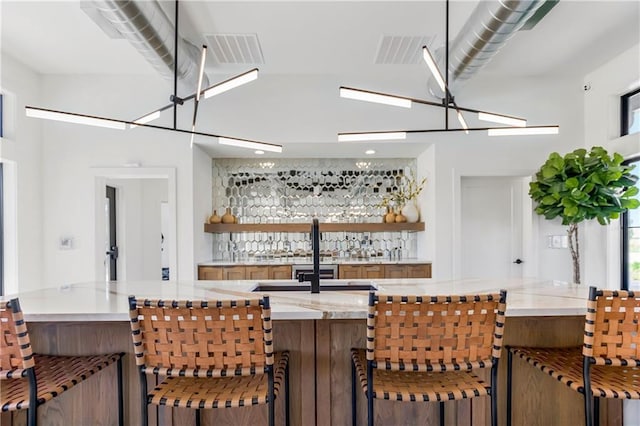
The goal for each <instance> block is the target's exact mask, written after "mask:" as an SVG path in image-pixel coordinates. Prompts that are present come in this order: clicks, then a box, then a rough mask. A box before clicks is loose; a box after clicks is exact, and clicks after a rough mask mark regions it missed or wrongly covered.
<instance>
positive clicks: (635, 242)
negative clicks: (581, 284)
mask: <svg viewBox="0 0 640 426" xmlns="http://www.w3.org/2000/svg"><path fill="white" fill-rule="evenodd" d="M624 164H627V165H635V166H636V167H635V169H634V170H633V173H634V174H638V173H640V158H634V159H631V160H629V161H625V163H624ZM636 186H638V187H640V181H638V182H637V183H636ZM637 197H640V195H638V196H637ZM621 226H622V237H621V238H622V256H621V260H622V265H621V266H622V276H621V288H622V289H623V290H640V209H634V210H629V211H626V212H625V213H623V214H622V223H621Z"/></svg>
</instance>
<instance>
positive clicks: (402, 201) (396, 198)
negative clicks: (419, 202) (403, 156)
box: [380, 175, 427, 223]
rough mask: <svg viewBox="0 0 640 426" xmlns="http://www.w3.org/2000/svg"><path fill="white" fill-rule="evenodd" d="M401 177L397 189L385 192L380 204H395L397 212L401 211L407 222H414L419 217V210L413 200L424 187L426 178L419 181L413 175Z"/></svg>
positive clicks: (383, 205) (386, 205) (385, 205)
mask: <svg viewBox="0 0 640 426" xmlns="http://www.w3.org/2000/svg"><path fill="white" fill-rule="evenodd" d="M401 179H402V180H401V182H400V185H399V186H398V190H397V191H395V192H392V193H390V194H387V195H386V196H385V197H384V198H383V199H382V203H380V205H381V206H382V207H389V206H395V207H396V208H397V209H398V210H397V211H398V213H401V216H402V217H404V218H406V221H407V222H412V223H414V222H417V221H418V219H419V218H420V212H419V211H418V206H416V204H415V201H416V199H417V198H418V195H420V193H421V192H422V190H423V189H424V185H425V184H426V182H427V178H423V179H422V180H421V181H420V183H418V181H417V180H416V179H415V177H413V176H406V175H403V176H402V178H401Z"/></svg>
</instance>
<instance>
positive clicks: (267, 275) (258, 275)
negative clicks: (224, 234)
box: [198, 265, 291, 280]
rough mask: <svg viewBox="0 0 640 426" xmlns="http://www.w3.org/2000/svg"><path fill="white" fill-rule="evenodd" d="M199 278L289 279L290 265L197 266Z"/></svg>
mask: <svg viewBox="0 0 640 426" xmlns="http://www.w3.org/2000/svg"><path fill="white" fill-rule="evenodd" d="M198 279H199V280H290V279H291V266H290V265H275V266H268V265H264V266H262V265H260V266H257V265H251V266H243V265H237V266H198Z"/></svg>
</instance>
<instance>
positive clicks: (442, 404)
mask: <svg viewBox="0 0 640 426" xmlns="http://www.w3.org/2000/svg"><path fill="white" fill-rule="evenodd" d="M440 426H444V401H440Z"/></svg>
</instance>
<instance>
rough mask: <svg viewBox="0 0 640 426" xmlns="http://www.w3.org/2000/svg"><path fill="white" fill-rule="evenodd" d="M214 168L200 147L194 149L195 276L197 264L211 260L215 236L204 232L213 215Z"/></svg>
mask: <svg viewBox="0 0 640 426" xmlns="http://www.w3.org/2000/svg"><path fill="white" fill-rule="evenodd" d="M211 187H212V168H211V157H209V156H208V155H207V154H205V153H204V152H203V151H202V150H201V149H200V148H198V146H194V147H193V194H194V196H193V252H194V264H193V266H192V267H193V268H194V274H197V271H195V268H196V264H197V263H198V262H205V261H208V260H211V257H212V248H213V235H212V234H208V233H205V232H204V224H205V223H206V221H207V219H209V216H211V214H212V208H213V199H212V197H211Z"/></svg>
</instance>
